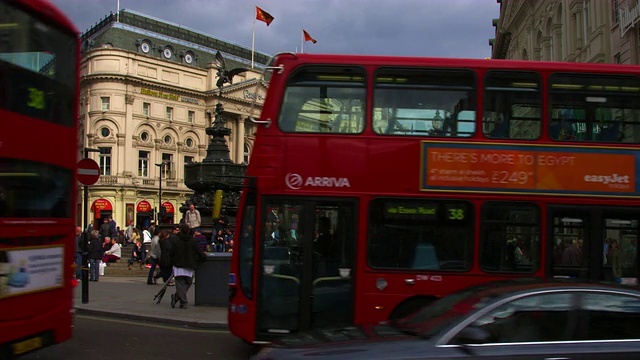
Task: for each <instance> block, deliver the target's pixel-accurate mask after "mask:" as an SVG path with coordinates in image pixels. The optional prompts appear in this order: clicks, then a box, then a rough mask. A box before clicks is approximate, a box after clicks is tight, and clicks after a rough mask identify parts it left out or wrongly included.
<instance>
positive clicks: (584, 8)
mask: <svg viewBox="0 0 640 360" xmlns="http://www.w3.org/2000/svg"><path fill="white" fill-rule="evenodd" d="M590 2H591V0H584V2H583V6H582V12H583V14H584V29H583V31H584V42H585V43H587V42H588V41H589V33H590V32H591V14H589V3H590Z"/></svg>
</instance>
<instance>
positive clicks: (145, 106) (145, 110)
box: [142, 102, 151, 116]
mask: <svg viewBox="0 0 640 360" xmlns="http://www.w3.org/2000/svg"><path fill="white" fill-rule="evenodd" d="M149 114H151V103H148V102H146V103H142V115H146V116H149Z"/></svg>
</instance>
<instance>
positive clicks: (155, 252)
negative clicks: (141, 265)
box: [147, 228, 166, 285]
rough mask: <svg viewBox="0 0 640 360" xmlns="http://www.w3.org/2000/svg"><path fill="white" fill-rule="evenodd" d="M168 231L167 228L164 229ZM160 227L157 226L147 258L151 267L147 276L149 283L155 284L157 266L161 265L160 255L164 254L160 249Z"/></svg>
mask: <svg viewBox="0 0 640 360" xmlns="http://www.w3.org/2000/svg"><path fill="white" fill-rule="evenodd" d="M163 231H166V230H163ZM160 232H161V231H160V229H157V228H156V232H155V234H153V237H152V238H151V245H150V246H149V253H148V254H147V255H148V257H147V259H148V260H149V264H150V265H151V267H150V268H149V275H148V276H147V284H149V285H153V284H155V283H156V281H155V280H156V279H155V278H154V273H155V271H156V266H157V265H159V264H158V262H159V261H160V256H161V255H162V252H161V249H160Z"/></svg>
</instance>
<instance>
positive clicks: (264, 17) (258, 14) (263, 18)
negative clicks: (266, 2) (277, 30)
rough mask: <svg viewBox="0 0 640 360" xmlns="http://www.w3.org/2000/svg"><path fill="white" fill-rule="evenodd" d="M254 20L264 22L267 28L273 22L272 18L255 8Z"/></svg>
mask: <svg viewBox="0 0 640 360" xmlns="http://www.w3.org/2000/svg"><path fill="white" fill-rule="evenodd" d="M256 20H260V21H264V22H265V23H267V26H269V24H271V22H272V21H273V16H271V14H269V13H268V12H266V11H264V10H262V9H260V8H259V7H257V6H256Z"/></svg>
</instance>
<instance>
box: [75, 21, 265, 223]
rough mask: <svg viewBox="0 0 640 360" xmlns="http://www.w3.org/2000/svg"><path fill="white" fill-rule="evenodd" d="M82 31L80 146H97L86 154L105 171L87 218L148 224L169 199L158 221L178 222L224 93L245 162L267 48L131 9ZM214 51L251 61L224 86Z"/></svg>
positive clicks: (235, 149) (230, 60) (232, 140)
mask: <svg viewBox="0 0 640 360" xmlns="http://www.w3.org/2000/svg"><path fill="white" fill-rule="evenodd" d="M81 41H82V63H81V80H80V88H81V90H80V91H81V93H80V104H79V106H80V108H79V123H80V137H79V139H80V141H79V144H78V156H79V158H82V157H83V156H84V154H83V153H84V148H92V149H98V150H99V152H89V153H88V155H89V157H91V158H93V159H94V160H95V161H96V162H98V164H99V166H100V175H101V176H100V179H99V180H98V182H97V184H95V185H92V186H90V187H89V196H88V199H87V200H88V202H87V204H88V206H87V207H88V211H89V214H88V218H89V219H90V221H94V222H95V223H98V224H99V223H100V222H101V221H102V219H103V218H105V217H108V216H112V217H113V219H114V220H115V221H116V223H117V224H118V225H119V226H121V227H125V226H126V224H128V223H129V222H133V223H134V224H135V225H136V226H139V227H142V226H144V225H148V224H149V223H150V221H152V220H155V218H154V216H153V215H154V212H156V213H157V212H158V210H159V208H160V206H164V207H165V209H166V213H167V215H166V217H165V218H163V219H161V221H162V222H164V223H172V222H175V223H177V222H178V221H179V220H180V219H181V217H182V215H181V214H180V212H179V208H180V206H181V205H182V204H183V203H184V202H185V200H186V199H187V198H188V197H189V196H190V195H191V194H192V193H193V191H192V190H190V189H189V188H187V187H186V186H185V185H184V165H185V164H188V163H190V162H198V161H201V160H202V159H203V158H204V157H205V156H206V148H207V145H208V143H209V136H208V135H207V134H206V133H205V129H206V128H207V127H210V126H211V121H212V120H213V115H215V114H214V110H215V107H216V104H217V103H218V102H220V103H222V105H223V107H224V110H225V112H224V114H223V115H222V118H223V119H224V120H225V121H226V123H225V126H226V127H228V128H230V129H231V135H230V136H229V137H228V138H227V144H228V146H229V151H230V154H229V155H230V158H231V160H232V161H233V162H235V163H247V162H248V158H249V154H250V152H251V149H252V144H253V134H254V131H255V129H256V127H255V125H254V124H252V123H251V121H250V120H248V117H249V116H253V117H258V116H259V114H260V111H261V108H262V103H263V100H264V97H265V94H266V83H265V82H264V81H263V80H262V79H261V76H262V70H263V68H264V64H265V63H266V62H267V61H268V58H269V57H268V56H267V55H265V54H261V53H257V54H252V53H251V50H250V49H246V48H243V47H240V46H238V45H234V44H230V43H227V42H224V41H221V40H218V39H215V38H213V37H211V36H208V35H206V34H202V33H199V32H197V31H195V30H191V29H188V28H185V27H182V26H179V25H177V24H172V23H168V22H165V21H162V20H158V19H155V18H151V17H148V16H146V15H143V14H140V13H136V12H133V11H129V10H121V11H120V12H119V13H118V14H111V15H109V16H107V17H105V18H104V19H103V20H102V21H100V22H99V23H98V24H96V25H95V26H94V27H93V28H92V29H90V30H88V31H87V32H86V33H84V34H83V35H82V36H81ZM217 51H220V53H221V54H222V56H223V58H224V59H225V62H226V65H227V69H233V68H237V67H242V68H245V69H247V71H245V72H243V73H241V74H240V75H237V76H236V77H235V78H234V79H233V83H231V84H229V83H227V84H224V85H223V86H222V87H221V88H220V89H219V88H218V87H217V86H216V82H217V80H218V68H217V67H216V63H215V54H216V52H217ZM252 55H253V56H252ZM160 179H162V180H160ZM160 181H162V184H160ZM160 188H161V189H162V192H161V193H160ZM80 190H81V188H79V189H78V194H79V196H78V198H79V199H82V191H80ZM79 201H80V200H79ZM78 209H79V211H78V214H79V217H80V215H81V214H83V209H82V207H81V203H79V204H78ZM81 220H82V219H81V218H80V219H79V223H80V221H81Z"/></svg>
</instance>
